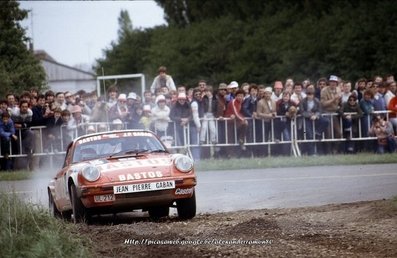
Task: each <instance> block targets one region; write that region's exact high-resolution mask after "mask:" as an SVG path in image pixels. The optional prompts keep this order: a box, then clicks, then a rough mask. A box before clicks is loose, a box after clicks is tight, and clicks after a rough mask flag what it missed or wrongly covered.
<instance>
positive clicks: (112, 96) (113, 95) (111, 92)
mask: <svg viewBox="0 0 397 258" xmlns="http://www.w3.org/2000/svg"><path fill="white" fill-rule="evenodd" d="M118 92H119V90H118V88H117V86H116V85H115V84H113V85H112V86H110V87H109V89H108V92H107V94H108V101H107V105H108V107H109V108H111V107H112V106H114V105H115V104H117V95H118Z"/></svg>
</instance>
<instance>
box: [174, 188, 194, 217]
mask: <svg viewBox="0 0 397 258" xmlns="http://www.w3.org/2000/svg"><path fill="white" fill-rule="evenodd" d="M176 209H177V210H178V217H179V218H180V219H191V218H193V217H194V216H196V191H194V192H193V195H192V197H190V198H186V199H179V200H177V201H176Z"/></svg>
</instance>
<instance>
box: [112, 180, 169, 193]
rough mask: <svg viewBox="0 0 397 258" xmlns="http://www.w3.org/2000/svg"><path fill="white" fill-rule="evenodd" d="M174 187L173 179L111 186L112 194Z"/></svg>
mask: <svg viewBox="0 0 397 258" xmlns="http://www.w3.org/2000/svg"><path fill="white" fill-rule="evenodd" d="M174 188H175V181H161V182H150V183H140V184H131V185H117V186H113V190H114V194H123V193H138V192H149V191H159V190H165V189H174Z"/></svg>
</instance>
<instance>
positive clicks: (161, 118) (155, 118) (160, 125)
mask: <svg viewBox="0 0 397 258" xmlns="http://www.w3.org/2000/svg"><path fill="white" fill-rule="evenodd" d="M170 121H171V119H170V108H169V107H168V106H167V105H166V100H165V97H164V95H159V96H157V98H156V106H155V107H154V108H152V123H153V130H154V132H155V133H156V134H157V135H158V136H159V137H162V136H165V135H167V129H168V123H169V122H170Z"/></svg>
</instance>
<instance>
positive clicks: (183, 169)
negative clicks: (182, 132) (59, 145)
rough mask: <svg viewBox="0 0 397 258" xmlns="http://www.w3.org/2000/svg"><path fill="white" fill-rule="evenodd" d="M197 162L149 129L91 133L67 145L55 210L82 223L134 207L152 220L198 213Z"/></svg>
mask: <svg viewBox="0 0 397 258" xmlns="http://www.w3.org/2000/svg"><path fill="white" fill-rule="evenodd" d="M195 186H196V176H195V173H194V167H193V161H192V159H191V158H190V157H188V156H186V155H183V154H171V153H170V152H169V151H168V150H167V148H166V147H165V146H164V144H163V143H162V142H161V141H160V140H159V139H158V138H157V136H156V135H155V134H153V133H152V132H150V131H142V130H122V131H111V132H103V133H96V134H89V135H85V136H81V137H79V138H76V139H75V140H74V141H73V142H72V143H70V145H69V146H68V149H67V152H66V157H65V161H64V164H63V168H62V169H61V170H60V171H59V172H58V173H57V174H56V176H55V177H54V178H53V179H52V180H51V181H50V183H49V186H48V197H49V208H50V212H51V213H52V214H53V215H54V216H56V217H64V218H70V217H71V215H73V216H72V218H73V221H74V222H82V221H85V220H87V219H88V218H90V217H91V215H95V214H106V213H107V214H112V213H113V214H114V213H118V212H126V211H132V210H140V209H141V210H144V211H146V210H147V211H148V212H149V216H150V217H152V218H160V217H164V216H168V214H169V208H170V207H176V208H177V211H178V217H179V218H181V219H190V218H193V217H194V216H195V215H196V196H195Z"/></svg>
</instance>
